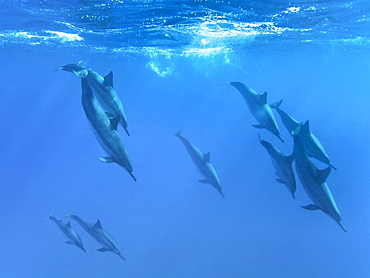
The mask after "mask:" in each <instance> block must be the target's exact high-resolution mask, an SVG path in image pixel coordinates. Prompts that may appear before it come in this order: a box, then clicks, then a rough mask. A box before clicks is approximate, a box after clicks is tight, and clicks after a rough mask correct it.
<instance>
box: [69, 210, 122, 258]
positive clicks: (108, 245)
mask: <svg viewBox="0 0 370 278" xmlns="http://www.w3.org/2000/svg"><path fill="white" fill-rule="evenodd" d="M66 217H70V218H72V219H73V220H75V221H76V222H77V223H78V224H79V225H80V226H81V227H82V228H83V229H84V230H85V231H86V232H87V233H89V234H90V235H91V236H92V237H93V238H94V239H95V240H96V241H97V242H98V243H99V244H100V245H101V246H103V247H102V248H100V249H97V250H98V251H99V252H107V251H111V252H113V253H115V254H117V255H118V256H120V257H121V258H122V259H123V260H124V261H126V259H125V258H124V257H123V255H122V253H121V251H120V250H119V248H118V245H117V243H116V241H115V240H114V239H113V237H112V236H111V235H110V234H109V233H108V232H106V231H105V230H103V227H102V225H101V223H100V220H99V219H98V221H96V223H95V224H94V223H92V222H90V221H87V220H85V219H82V218H81V217H79V216H77V215H74V214H69V215H66Z"/></svg>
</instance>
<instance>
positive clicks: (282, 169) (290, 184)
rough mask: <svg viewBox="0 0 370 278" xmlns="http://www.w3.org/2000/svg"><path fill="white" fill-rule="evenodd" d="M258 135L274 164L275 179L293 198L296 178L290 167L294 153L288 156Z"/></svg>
mask: <svg viewBox="0 0 370 278" xmlns="http://www.w3.org/2000/svg"><path fill="white" fill-rule="evenodd" d="M258 137H259V140H260V143H261V144H262V146H264V147H265V148H266V150H267V152H268V153H269V155H270V158H271V161H272V164H273V165H274V168H275V171H276V172H275V173H276V175H277V176H278V178H277V179H276V180H277V181H278V182H280V183H282V184H285V185H286V187H287V188H288V190H289V192H290V193H291V194H292V196H293V199H295V196H294V192H295V191H296V180H295V176H294V172H293V169H292V163H293V160H294V153H293V154H291V155H290V156H286V155H284V154H283V153H282V152H281V151H280V150H279V149H277V148H276V147H275V146H273V145H272V144H271V143H269V142H267V141H264V140H262V139H261V137H260V136H259V134H258Z"/></svg>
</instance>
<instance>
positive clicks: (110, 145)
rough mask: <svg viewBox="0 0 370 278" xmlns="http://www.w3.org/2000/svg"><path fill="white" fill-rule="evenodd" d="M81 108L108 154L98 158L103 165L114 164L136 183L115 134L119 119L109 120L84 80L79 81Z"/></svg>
mask: <svg viewBox="0 0 370 278" xmlns="http://www.w3.org/2000/svg"><path fill="white" fill-rule="evenodd" d="M81 86H82V97H81V99H82V106H83V109H84V111H85V114H86V117H87V119H88V120H89V122H90V124H91V127H92V130H93V132H94V135H95V137H96V138H97V140H98V142H99V143H100V146H101V147H102V148H103V149H104V150H105V152H106V153H107V154H108V157H104V158H99V160H100V161H102V162H105V163H111V162H115V163H117V164H118V165H121V166H122V167H124V168H125V169H126V171H127V172H128V173H129V174H130V176H131V177H132V178H133V179H134V181H136V178H135V176H134V174H133V169H132V165H131V161H130V157H129V156H128V153H127V150H126V147H125V145H124V144H123V142H122V140H121V137H120V136H119V134H118V132H117V124H118V122H119V117H116V118H113V119H109V118H108V116H107V115H106V113H105V112H104V111H103V109H101V107H100V106H99V105H98V102H97V101H96V100H95V98H94V95H93V93H92V91H91V88H90V86H89V84H88V83H87V81H86V79H81Z"/></svg>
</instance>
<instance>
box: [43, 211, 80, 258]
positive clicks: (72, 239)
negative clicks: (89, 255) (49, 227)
mask: <svg viewBox="0 0 370 278" xmlns="http://www.w3.org/2000/svg"><path fill="white" fill-rule="evenodd" d="M47 218H49V219H50V220H52V221H54V222H55V223H56V224H57V225H58V227H59V229H60V230H61V231H62V232H63V234H64V235H65V236H66V237H68V238H69V240H68V241H66V243H67V244H74V245H76V246H77V247H78V248H80V249H81V250H82V251H84V252H85V253H86V250H85V248H84V245H83V243H82V241H81V238H80V236H79V235H78V234H77V233H76V232H75V231H74V230H73V229H72V228H71V222H69V221H68V223H64V222H63V221H62V220H59V219H56V218H55V217H54V216H52V215H49V216H48V217H47Z"/></svg>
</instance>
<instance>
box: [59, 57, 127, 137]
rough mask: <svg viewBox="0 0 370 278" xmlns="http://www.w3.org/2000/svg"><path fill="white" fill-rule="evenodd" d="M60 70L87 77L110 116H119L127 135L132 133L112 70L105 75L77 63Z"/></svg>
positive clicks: (83, 77)
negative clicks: (114, 82) (128, 127)
mask: <svg viewBox="0 0 370 278" xmlns="http://www.w3.org/2000/svg"><path fill="white" fill-rule="evenodd" d="M58 70H64V71H69V72H73V73H74V74H75V75H76V76H77V77H80V78H82V79H86V81H87V83H89V85H90V86H91V87H92V88H93V90H94V93H95V94H94V95H95V97H96V98H97V100H98V101H99V103H100V105H101V106H102V107H103V109H104V110H105V111H106V112H107V113H108V115H109V117H112V118H116V117H118V116H119V122H120V123H121V125H122V126H123V128H124V129H125V131H126V133H127V135H130V133H129V132H128V129H127V118H126V115H125V111H124V109H123V105H122V102H121V100H120V98H119V97H118V94H117V92H116V90H115V89H114V88H113V73H112V72H110V73H109V74H108V75H107V76H105V77H103V76H101V75H100V74H98V73H97V72H96V71H93V70H92V69H90V68H89V67H84V66H81V65H76V64H68V65H65V66H62V67H60V68H59V69H58Z"/></svg>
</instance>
